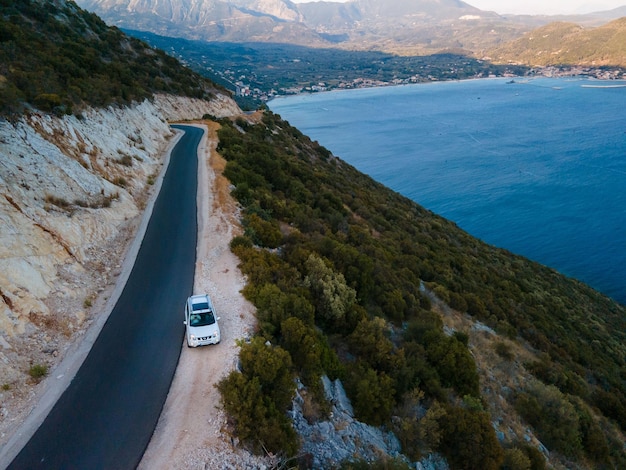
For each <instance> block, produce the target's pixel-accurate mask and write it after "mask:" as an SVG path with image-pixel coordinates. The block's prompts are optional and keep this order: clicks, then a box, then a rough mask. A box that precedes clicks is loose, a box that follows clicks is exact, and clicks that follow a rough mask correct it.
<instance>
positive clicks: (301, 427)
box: [292, 377, 448, 470]
mask: <svg viewBox="0 0 626 470" xmlns="http://www.w3.org/2000/svg"><path fill="white" fill-rule="evenodd" d="M322 381H323V384H324V391H325V394H326V399H327V400H328V401H329V402H330V403H331V404H332V411H331V414H330V417H329V419H328V420H327V421H317V422H313V423H309V422H308V421H307V419H306V418H305V417H304V414H303V399H302V396H301V395H300V393H301V392H302V390H303V389H302V388H301V387H300V390H299V392H298V394H297V395H296V398H295V400H294V403H293V410H292V419H293V426H294V428H295V430H296V431H297V432H298V434H300V436H301V437H302V448H301V450H300V452H301V453H302V454H308V455H309V456H310V458H311V462H309V463H310V464H311V465H312V468H315V469H322V468H333V467H336V466H339V465H340V464H341V462H343V461H345V460H351V459H353V458H355V457H356V458H360V459H365V460H367V461H375V460H377V459H378V458H380V457H381V456H382V455H388V456H391V457H401V451H402V449H401V445H400V442H399V441H398V439H397V437H396V436H395V435H394V434H393V433H392V432H390V431H385V430H383V429H381V428H377V427H373V426H369V425H367V424H365V423H362V422H360V421H358V420H357V419H355V417H354V411H353V409H352V404H351V403H350V400H349V399H348V397H347V396H346V392H345V390H344V389H343V385H342V384H341V382H340V381H339V380H335V381H331V380H329V379H328V377H323V379H322ZM413 465H414V468H416V469H419V470H421V469H429V470H447V469H448V465H447V463H446V462H445V460H444V459H442V458H441V457H439V456H437V455H430V456H428V457H427V458H425V459H424V460H423V461H421V462H415V463H414V464H413Z"/></svg>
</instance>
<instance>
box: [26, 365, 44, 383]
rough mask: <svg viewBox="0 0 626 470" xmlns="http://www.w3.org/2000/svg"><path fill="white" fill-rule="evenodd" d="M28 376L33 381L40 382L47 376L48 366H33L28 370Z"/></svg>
mask: <svg viewBox="0 0 626 470" xmlns="http://www.w3.org/2000/svg"><path fill="white" fill-rule="evenodd" d="M28 375H30V376H31V377H32V378H33V379H35V380H41V379H43V378H44V377H45V376H46V375H48V366H47V365H45V364H33V365H32V366H30V369H28Z"/></svg>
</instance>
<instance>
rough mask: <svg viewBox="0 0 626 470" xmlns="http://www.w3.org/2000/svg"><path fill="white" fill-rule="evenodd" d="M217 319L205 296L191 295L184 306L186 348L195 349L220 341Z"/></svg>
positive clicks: (208, 298)
mask: <svg viewBox="0 0 626 470" xmlns="http://www.w3.org/2000/svg"><path fill="white" fill-rule="evenodd" d="M218 320H219V317H218V316H216V314H215V309H214V308H213V303H212V302H211V298H210V297H209V296H208V295H207V294H201V295H192V296H191V297H189V298H188V299H187V303H186V304H185V321H184V323H185V337H186V339H187V347H190V348H196V347H198V346H206V345H208V344H217V343H219V342H220V341H221V339H222V338H221V337H220V327H219V325H218V324H217V322H218Z"/></svg>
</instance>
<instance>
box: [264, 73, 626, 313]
mask: <svg viewBox="0 0 626 470" xmlns="http://www.w3.org/2000/svg"><path fill="white" fill-rule="evenodd" d="M508 82H509V80H500V79H495V80H473V81H463V82H445V83H432V84H425V85H414V86H403V87H390V88H374V89H363V90H352V91H342V92H330V93H320V94H314V95H298V96H294V97H288V98H279V99H276V100H274V101H272V102H270V103H269V107H270V109H271V110H272V111H273V112H275V113H278V114H280V115H281V116H282V117H283V118H285V119H287V120H288V121H289V122H290V123H291V124H292V125H294V126H296V127H297V128H299V129H300V130H301V131H302V132H304V133H305V134H307V135H308V136H310V137H311V138H312V139H314V140H317V141H319V142H320V143H321V144H322V145H324V146H325V147H327V148H328V149H330V150H331V151H332V152H333V153H334V154H335V155H337V156H339V157H341V158H342V159H343V160H345V161H347V162H349V163H351V164H352V165H354V166H355V167H356V168H358V169H359V170H360V171H362V172H364V173H367V174H369V175H370V176H372V177H373V178H374V179H376V180H378V181H380V182H381V183H383V184H385V185H386V186H388V187H390V188H392V189H394V190H396V191H398V192H399V193H402V194H404V195H405V196H407V197H409V198H411V199H413V200H414V201H416V202H417V203H419V204H421V205H422V206H424V207H426V208H428V209H430V210H432V211H434V212H436V213H438V214H440V215H442V216H444V217H446V218H448V219H450V220H453V221H455V222H456V223H457V224H458V225H459V226H460V227H462V228H463V229H465V230H466V231H468V232H469V233H471V234H473V235H475V236H477V237H478V238H481V239H482V240H484V241H486V242H488V243H490V244H493V245H496V246H500V247H503V248H507V249H509V250H511V251H513V252H515V253H518V254H521V255H524V256H526V257H528V258H531V259H533V260H536V261H539V262H540V263H543V264H545V265H548V266H551V267H553V268H555V269H557V270H559V271H560V272H562V273H564V274H566V275H569V276H572V277H575V278H577V279H580V280H581V281H584V282H586V283H587V284H589V285H591V286H593V287H595V288H596V289H598V290H600V291H602V292H604V293H606V294H608V295H610V296H611V297H613V298H614V299H616V300H618V301H619V302H621V303H623V304H626V88H624V87H615V86H613V87H610V88H608V87H602V88H597V87H595V86H606V85H626V83H625V82H599V81H588V80H582V79H547V78H538V79H532V80H525V79H516V80H515V83H508ZM590 85H591V87H590Z"/></svg>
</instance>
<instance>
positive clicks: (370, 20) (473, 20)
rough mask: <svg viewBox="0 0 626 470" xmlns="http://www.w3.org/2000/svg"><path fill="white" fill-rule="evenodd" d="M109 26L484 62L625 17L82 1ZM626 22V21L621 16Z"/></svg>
mask: <svg viewBox="0 0 626 470" xmlns="http://www.w3.org/2000/svg"><path fill="white" fill-rule="evenodd" d="M78 3H79V4H80V5H81V6H82V7H83V8H85V9H87V10H90V11H94V12H95V13H97V14H98V15H99V16H100V17H102V18H103V19H104V20H105V21H107V22H108V23H110V24H114V25H116V26H119V27H121V28H125V29H130V30H140V31H146V32H152V33H155V34H159V35H162V36H170V37H177V38H185V39H193V40H203V41H220V42H277V43H288V44H297V45H306V46H310V47H338V48H343V49H351V50H380V51H384V52H393V53H399V54H409V55H415V54H418V55H426V54H432V53H435V52H440V51H446V50H464V51H465V53H467V54H473V55H475V56H476V57H481V54H482V53H483V52H484V51H485V50H493V49H495V48H496V47H499V46H501V45H502V44H506V43H508V42H509V41H512V40H514V39H517V38H519V37H521V36H522V35H523V34H524V33H528V32H529V31H531V30H532V29H534V28H536V27H540V26H543V25H545V24H547V23H550V22H552V21H554V20H559V21H572V22H577V23H581V24H585V25H586V26H598V25H600V24H602V23H604V22H606V21H610V20H613V19H616V18H617V17H619V16H620V13H623V12H622V10H624V11H626V7H623V9H619V8H618V9H614V10H610V11H606V12H596V13H591V14H588V15H568V16H565V15H563V16H557V17H550V16H541V15H537V16H529V15H499V14H497V13H495V12H492V11H484V10H480V9H478V8H476V7H473V6H471V5H470V4H468V3H466V2H463V1H461V0H414V1H411V2H406V1H402V0H392V1H388V2H385V3H384V4H382V3H381V2H377V1H374V0H350V1H348V2H344V3H340V2H332V1H331V2H307V3H299V4H295V3H293V2H291V1H290V0H231V1H227V0H164V1H160V2H157V3H155V2H151V1H149V0H78ZM623 14H626V13H623Z"/></svg>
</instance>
